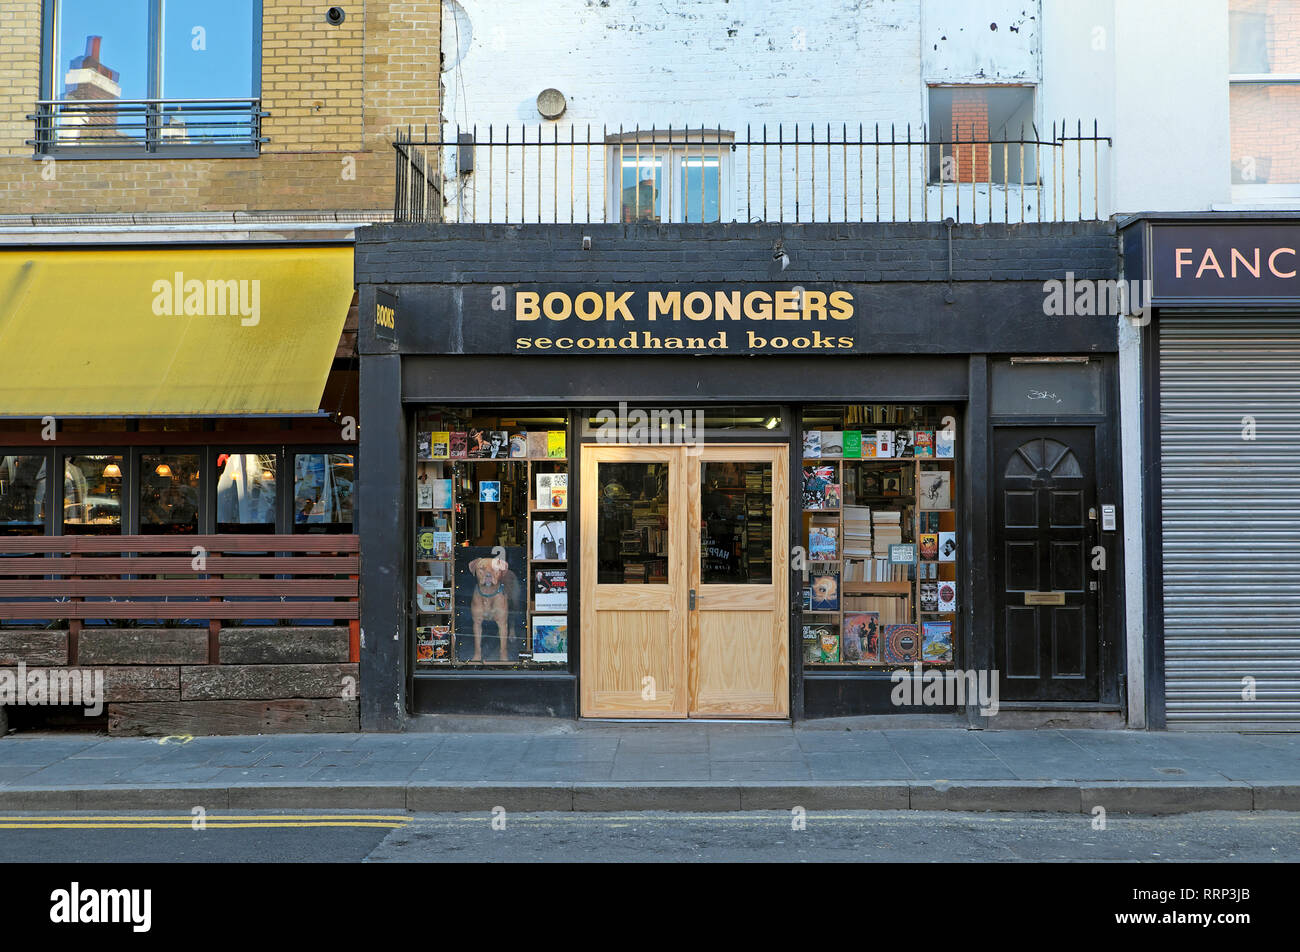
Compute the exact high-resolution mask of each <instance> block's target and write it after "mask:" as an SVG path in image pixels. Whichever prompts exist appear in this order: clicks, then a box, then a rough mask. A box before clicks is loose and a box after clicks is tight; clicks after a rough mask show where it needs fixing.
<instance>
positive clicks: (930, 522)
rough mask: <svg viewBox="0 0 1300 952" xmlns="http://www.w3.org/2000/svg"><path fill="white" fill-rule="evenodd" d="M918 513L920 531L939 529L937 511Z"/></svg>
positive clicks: (936, 530)
mask: <svg viewBox="0 0 1300 952" xmlns="http://www.w3.org/2000/svg"><path fill="white" fill-rule="evenodd" d="M918 515H919V516H920V520H919V521H920V525H921V531H922V532H938V531H939V513H937V512H922V513H918Z"/></svg>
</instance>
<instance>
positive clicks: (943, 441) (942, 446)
mask: <svg viewBox="0 0 1300 952" xmlns="http://www.w3.org/2000/svg"><path fill="white" fill-rule="evenodd" d="M956 444H957V433H956V431H955V430H936V431H935V434H934V455H935V458H936V459H952V455H953V450H955V449H956Z"/></svg>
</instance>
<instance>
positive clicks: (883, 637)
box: [880, 624, 921, 664]
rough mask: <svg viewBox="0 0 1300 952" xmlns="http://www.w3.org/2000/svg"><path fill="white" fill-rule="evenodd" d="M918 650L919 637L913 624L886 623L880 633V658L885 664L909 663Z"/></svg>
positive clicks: (915, 656)
mask: <svg viewBox="0 0 1300 952" xmlns="http://www.w3.org/2000/svg"><path fill="white" fill-rule="evenodd" d="M920 651H921V637H920V633H919V632H918V631H917V629H916V626H915V625H912V624H907V625H886V626H885V627H884V630H883V631H882V632H881V633H880V660H881V661H883V662H884V663H886V664H911V663H912V662H914V661H916V660H917V659H918V658H919V657H920Z"/></svg>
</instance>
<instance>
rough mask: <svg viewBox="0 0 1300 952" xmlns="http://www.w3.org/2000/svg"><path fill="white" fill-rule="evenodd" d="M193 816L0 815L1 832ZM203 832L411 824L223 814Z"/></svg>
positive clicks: (166, 824) (165, 822) (384, 817)
mask: <svg viewBox="0 0 1300 952" xmlns="http://www.w3.org/2000/svg"><path fill="white" fill-rule="evenodd" d="M196 819H197V818H196V817H194V816H193V815H185V816H156V815H145V816H0V830H190V829H195V828H196V827H195V826H194V822H195V820H196ZM202 820H203V826H202V828H203V829H207V830H239V829H280V828H289V827H312V826H335V827H376V828H379V829H388V830H396V829H399V828H401V827H403V826H406V824H408V823H410V822H411V818H410V817H409V816H403V815H400V814H397V815H389V814H370V813H337V814H335V813H328V814H326V813H303V814H293V813H290V814H265V815H222V814H213V813H209V814H207V815H205V816H204V817H203V818H202Z"/></svg>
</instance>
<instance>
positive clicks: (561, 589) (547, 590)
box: [533, 568, 569, 612]
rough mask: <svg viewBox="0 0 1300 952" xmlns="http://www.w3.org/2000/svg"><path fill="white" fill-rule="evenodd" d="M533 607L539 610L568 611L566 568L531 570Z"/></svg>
mask: <svg viewBox="0 0 1300 952" xmlns="http://www.w3.org/2000/svg"><path fill="white" fill-rule="evenodd" d="M533 607H534V608H536V609H537V610H538V611H539V612H562V611H568V609H569V570H568V569H551V568H547V569H534V570H533Z"/></svg>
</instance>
